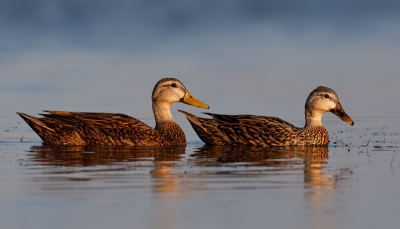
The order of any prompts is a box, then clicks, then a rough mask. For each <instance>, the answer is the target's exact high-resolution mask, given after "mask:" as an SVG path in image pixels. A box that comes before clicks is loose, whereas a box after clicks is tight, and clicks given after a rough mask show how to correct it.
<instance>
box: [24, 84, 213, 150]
mask: <svg viewBox="0 0 400 229" xmlns="http://www.w3.org/2000/svg"><path fill="white" fill-rule="evenodd" d="M175 102H182V103H186V104H190V105H193V106H195V107H200V108H209V107H208V105H206V104H204V103H203V102H201V101H199V100H197V99H195V98H194V97H193V96H192V95H191V94H190V93H189V92H188V91H187V90H186V88H185V86H184V85H183V84H182V83H181V82H180V81H179V80H177V79H173V78H165V79H161V80H160V81H158V83H157V84H156V86H155V87H154V89H153V94H152V104H153V113H154V117H155V120H156V127H155V128H154V129H152V128H151V127H149V126H147V125H146V124H144V123H143V122H141V121H139V120H137V119H135V118H133V117H130V116H128V115H125V114H117V113H88V112H68V111H44V112H47V114H41V115H42V116H44V117H42V118H36V117H33V116H30V115H26V114H22V113H17V114H19V115H20V116H21V117H22V118H23V119H24V120H25V121H26V122H27V123H28V125H29V126H30V127H31V128H32V129H33V130H34V131H35V132H36V133H37V134H38V135H39V136H40V138H41V139H42V140H43V143H44V144H45V145H67V146H78V145H104V146H157V147H158V146H160V147H161V146H178V145H186V138H185V134H184V133H183V131H182V129H181V128H180V127H179V126H178V124H176V123H175V121H174V119H173V118H172V115H171V111H170V106H171V104H172V103H175Z"/></svg>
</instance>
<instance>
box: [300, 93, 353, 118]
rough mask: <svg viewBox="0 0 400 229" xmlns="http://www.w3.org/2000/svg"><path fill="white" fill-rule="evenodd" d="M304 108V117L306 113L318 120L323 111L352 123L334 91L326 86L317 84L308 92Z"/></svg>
mask: <svg viewBox="0 0 400 229" xmlns="http://www.w3.org/2000/svg"><path fill="white" fill-rule="evenodd" d="M305 110H306V117H307V115H308V116H310V117H311V119H319V121H320V120H321V116H322V114H323V113H325V112H332V113H334V114H335V115H336V116H338V117H339V118H340V119H341V120H343V121H345V122H347V123H349V124H350V125H354V122H353V120H351V118H350V117H349V116H348V115H347V114H346V112H345V111H344V110H343V108H342V105H341V104H340V102H339V99H338V96H337V94H336V93H335V91H334V90H332V89H330V88H327V87H323V86H319V87H317V88H316V89H314V90H313V91H312V92H311V93H310V95H309V96H308V98H307V102H306V105H305Z"/></svg>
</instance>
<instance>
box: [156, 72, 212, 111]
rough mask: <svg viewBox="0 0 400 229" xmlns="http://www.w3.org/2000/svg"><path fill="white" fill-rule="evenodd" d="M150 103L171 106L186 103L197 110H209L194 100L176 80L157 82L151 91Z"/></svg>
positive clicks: (165, 79) (203, 104)
mask: <svg viewBox="0 0 400 229" xmlns="http://www.w3.org/2000/svg"><path fill="white" fill-rule="evenodd" d="M152 101H153V104H155V103H164V104H166V105H171V104H173V103H176V102H182V103H186V104H189V105H192V106H195V107H199V108H207V109H208V108H210V107H209V106H208V105H207V104H205V103H203V102H201V101H199V100H197V99H196V98H194V97H193V96H192V95H191V94H190V93H189V92H188V91H187V90H186V88H185V86H184V85H183V84H182V83H181V82H180V81H179V80H177V79H174V78H164V79H161V80H160V81H158V83H157V84H156V86H155V87H154V89H153V93H152Z"/></svg>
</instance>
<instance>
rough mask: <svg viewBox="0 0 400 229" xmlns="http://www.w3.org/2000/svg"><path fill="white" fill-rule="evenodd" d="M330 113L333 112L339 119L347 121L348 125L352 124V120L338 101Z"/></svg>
mask: <svg viewBox="0 0 400 229" xmlns="http://www.w3.org/2000/svg"><path fill="white" fill-rule="evenodd" d="M331 112H332V113H334V114H335V115H336V116H338V117H339V118H340V119H341V120H343V121H345V122H347V123H349V124H350V125H354V122H353V120H351V118H350V117H349V116H348V115H347V114H346V112H344V110H343V108H342V105H340V103H338V104H337V105H336V107H335V108H333V109H332V110H331Z"/></svg>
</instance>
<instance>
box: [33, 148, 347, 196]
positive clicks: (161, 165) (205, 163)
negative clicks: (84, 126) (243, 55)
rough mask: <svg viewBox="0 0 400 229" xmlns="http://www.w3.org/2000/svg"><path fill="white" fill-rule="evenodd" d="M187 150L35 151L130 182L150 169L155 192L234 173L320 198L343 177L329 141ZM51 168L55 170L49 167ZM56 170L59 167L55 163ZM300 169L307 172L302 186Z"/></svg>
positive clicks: (198, 185) (38, 156) (199, 185)
mask: <svg viewBox="0 0 400 229" xmlns="http://www.w3.org/2000/svg"><path fill="white" fill-rule="evenodd" d="M186 151H187V149H186V148H183V147H172V148H149V147H142V148H114V149H110V148H99V147H95V148H93V147H91V148H88V147H49V146H44V147H33V148H32V151H31V155H30V156H31V162H34V163H39V165H42V166H72V167H81V166H85V167H93V168H91V169H90V170H87V171H91V172H93V171H96V172H100V175H101V172H103V171H104V172H106V171H121V173H123V174H125V175H129V176H128V177H129V179H130V181H129V182H135V179H134V178H136V177H137V176H134V177H132V176H130V175H132V173H133V172H132V171H135V172H136V173H140V175H148V174H150V176H151V178H152V179H151V181H150V182H151V183H150V184H149V185H150V186H151V189H152V190H153V192H155V193H169V194H171V193H172V194H174V193H175V194H176V193H179V194H180V193H183V192H189V191H190V190H202V189H204V188H205V189H213V188H221V186H218V185H226V184H225V183H224V182H222V183H224V184H222V183H221V184H219V183H218V182H217V183H215V180H213V177H215V176H218V177H219V178H221V176H222V177H223V178H224V179H225V181H227V180H228V179H232V178H244V179H246V178H261V179H260V180H256V181H255V183H251V186H253V187H254V188H264V189H265V188H266V189H268V188H290V187H293V186H295V187H297V188H302V186H303V185H304V189H306V190H309V191H307V192H306V193H305V195H306V198H311V199H319V198H320V196H321V194H322V192H323V191H324V190H330V189H335V188H336V184H337V181H338V175H337V174H336V175H331V174H325V173H324V172H322V169H324V168H326V166H327V163H328V162H327V159H328V158H329V155H328V151H329V150H328V147H327V146H301V147H286V148H282V147H279V148H265V147H258V146H202V147H199V148H194V153H193V154H191V155H190V156H189V157H187V156H186V158H187V159H184V160H183V158H184V157H185V154H186ZM90 152H92V153H90ZM100 165H112V167H109V166H108V167H104V166H100ZM46 172H50V173H52V172H51V171H49V170H47V171H46ZM82 172H85V171H82ZM299 172H300V173H299ZM54 173H60V171H59V170H58V171H57V169H55V170H54ZM67 173H68V172H67ZM75 173H76V169H75ZM136 173H134V174H133V175H137V174H136ZM350 173H351V171H350ZM123 174H118V176H117V175H115V178H116V179H121V177H120V176H121V175H123ZM299 175H301V176H304V182H301V183H300V185H301V186H300V187H299V186H298V185H299V180H298V176H299ZM339 175H340V174H339ZM86 177H87V176H86ZM125 177H126V176H125ZM140 177H142V178H143V176H140ZM99 178H100V179H101V177H96V179H99ZM109 178H110V177H109V176H108V177H107V179H109ZM132 178H133V180H132ZM196 178H207V179H196ZM265 178H267V179H265ZM270 179H273V180H272V181H271V180H270ZM231 181H232V180H231ZM242 181H243V183H241V182H242ZM210 182H211V183H210ZM233 183H234V185H235V187H231V186H229V185H228V186H224V187H223V188H237V187H238V186H239V187H240V186H241V185H247V186H246V188H249V187H248V185H249V182H248V181H244V180H238V181H237V182H233ZM266 185H267V186H266Z"/></svg>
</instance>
